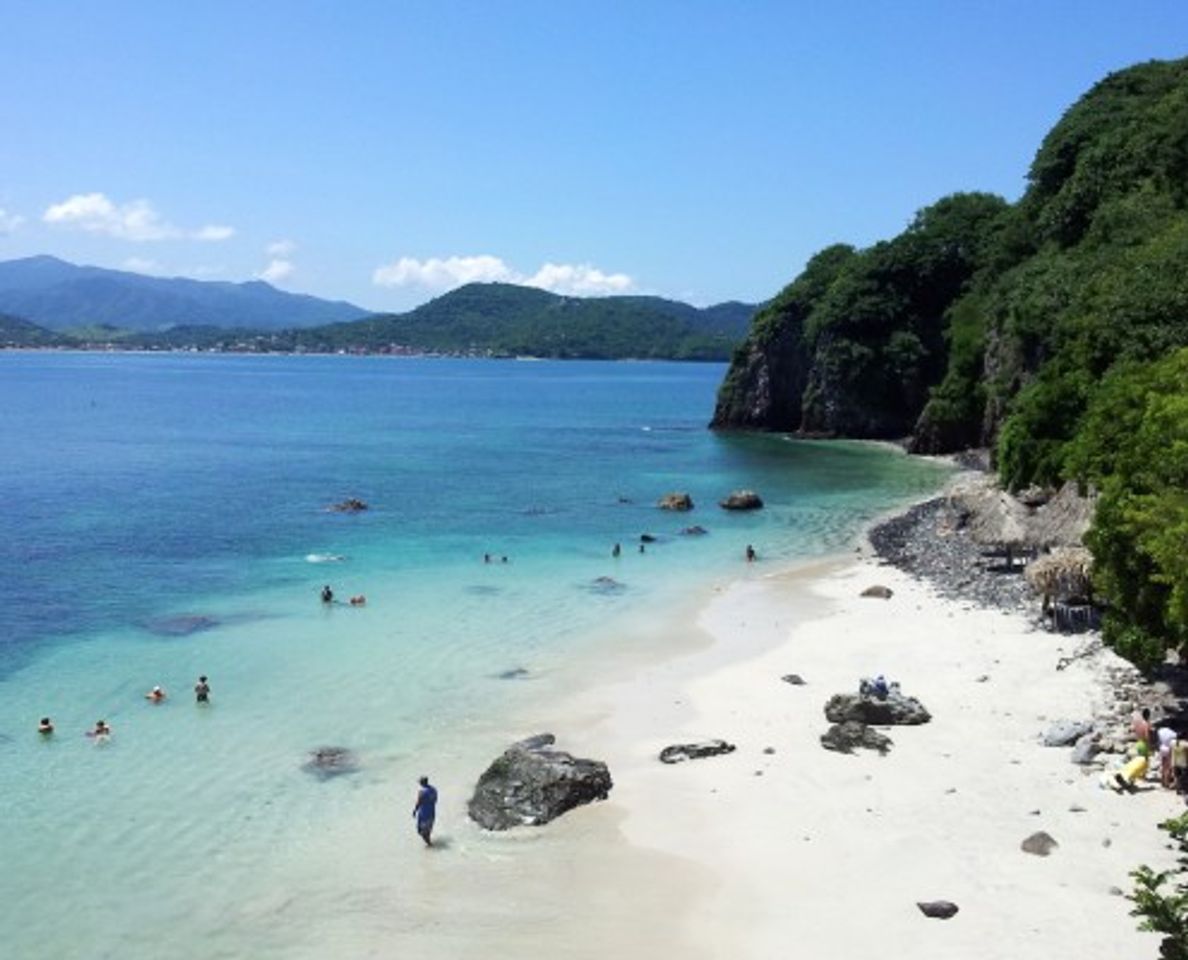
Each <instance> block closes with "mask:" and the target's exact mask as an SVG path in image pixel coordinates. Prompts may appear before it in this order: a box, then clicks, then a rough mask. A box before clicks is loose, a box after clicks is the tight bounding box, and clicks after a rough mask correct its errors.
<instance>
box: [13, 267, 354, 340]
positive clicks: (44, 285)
mask: <svg viewBox="0 0 1188 960" xmlns="http://www.w3.org/2000/svg"><path fill="white" fill-rule="evenodd" d="M0 311H2V312H5V313H8V314H10V315H14V316H19V317H24V318H25V319H27V320H29V321H31V322H33V323H36V324H39V325H40V326H43V327H47V328H49V329H51V330H57V331H68V330H77V329H80V328H98V327H110V328H113V329H118V330H122V331H129V330H133V331H156V330H164V329H167V328H169V327H175V326H181V325H195V326H214V327H247V328H251V329H254V330H279V329H282V328H286V327H306V326H313V325H317V324H323V323H331V322H334V321H339V320H354V319H356V318H358V317H362V316H365V315H366V314H367V311H366V310H363V309H361V308H360V307H356V306H355V305H354V304H351V303H345V302H343V301H332V300H320V299H318V298H317V297H310V296H305V295H302V294H296V293H287V292H285V291H284V290H277V289H276V288H275V287H273V286H271V285H270V284H267V283H264V282H263V281H261V280H252V281H249V282H248V283H226V282H223V281H214V280H192V279H190V278H188V277H149V276H145V275H143V274H139V273H129V272H127V271H123V270H108V269H105V268H103V267H87V266H79V265H77V264H73V263H68V262H66V261H65V260H59V259H58V258H57V257H48V256H39V257H25V258H23V259H20V260H6V261H3V262H0Z"/></svg>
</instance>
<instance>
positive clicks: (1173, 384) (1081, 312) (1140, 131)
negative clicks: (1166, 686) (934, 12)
mask: <svg viewBox="0 0 1188 960" xmlns="http://www.w3.org/2000/svg"><path fill="white" fill-rule="evenodd" d="M1186 346H1188V59H1184V60H1176V61H1170V62H1150V63H1144V64H1140V65H1138V66H1134V67H1131V68H1129V69H1126V70H1122V71H1119V72H1118V73H1114V74H1111V75H1110V76H1108V77H1106V78H1105V79H1104V80H1102V81H1101V82H1099V83H1098V84H1097V85H1096V86H1094V87H1093V89H1092V90H1090V91H1089V92H1088V93H1087V94H1086V95H1085V96H1084V97H1082V98H1081V99H1080V100H1079V101H1078V102H1077V103H1076V104H1074V105H1073V106H1072V107H1071V108H1070V109H1069V110H1068V111H1067V112H1066V113H1065V115H1064V116H1063V117H1062V118H1061V120H1060V121H1059V123H1057V124H1056V126H1055V127H1054V128H1053V129H1052V131H1051V132H1050V133H1049V134H1048V135H1047V137H1045V138H1044V141H1043V143H1042V144H1041V145H1040V147H1039V150H1038V152H1037V153H1036V156H1035V159H1034V161H1033V163H1032V165H1031V168H1030V172H1029V174H1028V186H1027V189H1026V191H1025V193H1024V195H1023V197H1022V198H1021V199H1020V200H1019V201H1018V202H1017V203H1015V204H1007V203H1005V202H1004V201H1002V200H1000V199H998V198H995V197H991V196H987V195H984V194H957V195H954V196H950V197H946V198H945V199H943V200H940V201H939V202H937V203H936V204H934V205H932V206H931V207H928V208H927V209H925V210H923V211H921V212H920V213H919V214H918V216H917V217H916V219H915V220H914V221H913V222H912V224H911V225H910V226H909V227H908V229H907V230H905V231H904V232H903V233H901V234H900V235H899V236H897V237H895V238H893V239H891V240H888V241H885V242H883V243H878V244H876V245H874V246H873V247H870V248H869V249H865V250H855V249H853V248H851V247H847V246H844V245H838V246H833V247H829V248H827V249H826V250H823V251H822V252H820V253H819V254H817V255H816V256H815V257H813V258H812V259H811V260H810V262H809V263H808V265H807V266H806V268H805V270H804V271H803V273H801V274H800V276H799V277H797V278H796V279H795V280H794V281H793V282H792V283H791V284H790V285H789V286H788V287H786V288H785V289H784V290H783V291H782V292H781V293H780V294H779V295H778V296H777V297H776V298H775V299H774V300H772V301H771V302H770V303H769V304H768V305H767V307H766V308H765V309H763V310H762V311H761V312H760V313H759V314H758V315H757V316H756V318H755V321H754V323H753V325H752V328H751V332H750V334H749V336H748V338H747V341H746V342H745V343H744V344H743V345H742V346H741V347H740V348H739V349H738V351H736V353H735V355H734V358H733V361H732V364H731V367H730V370H729V372H728V373H727V376H726V379H725V381H724V382H723V384H722V387H721V389H720V391H719V395H718V403H717V408H716V410H715V412H714V418H713V424H714V426H717V427H726V428H757V429H775V430H793V431H795V430H800V431H805V432H820V433H830V434H835V435H843V436H858V437H903V436H909V437H910V438H911V445H912V448H913V449H915V450H916V451H919V452H945V451H953V450H956V449H959V448H961V447H965V446H970V445H982V444H986V445H992V446H993V447H994V449H995V461H996V464H997V467H998V471H999V474H1000V477H1001V478H1002V480H1003V481H1004V483H1005V484H1006V485H1007V486H1008V487H1011V488H1019V487H1023V486H1027V485H1029V484H1040V485H1054V484H1057V483H1059V482H1061V481H1063V480H1067V479H1076V480H1077V481H1079V482H1081V483H1083V484H1092V485H1093V486H1095V487H1096V488H1098V489H1099V490H1100V491H1101V499H1100V501H1099V506H1098V510H1097V519H1096V520H1095V524H1094V528H1093V530H1092V531H1091V533H1090V536H1089V542H1090V545H1091V547H1092V549H1093V552H1094V559H1095V563H1096V569H1097V573H1096V574H1095V580H1096V582H1097V586H1098V589H1099V590H1100V592H1101V596H1102V598H1103V599H1104V600H1105V601H1106V602H1107V604H1108V607H1107V617H1106V638H1107V640H1108V641H1109V642H1111V643H1113V644H1115V645H1116V646H1117V647H1118V648H1119V650H1121V651H1122V652H1124V653H1126V655H1128V656H1131V657H1133V658H1134V659H1136V660H1137V661H1139V662H1144V663H1152V662H1158V661H1159V659H1160V658H1161V656H1162V650H1163V648H1164V647H1165V646H1179V647H1181V648H1183V649H1185V650H1188V552H1186V551H1185V544H1188V496H1186V495H1185V493H1184V491H1185V490H1186V489H1188V350H1184V349H1182V348H1184V347H1186Z"/></svg>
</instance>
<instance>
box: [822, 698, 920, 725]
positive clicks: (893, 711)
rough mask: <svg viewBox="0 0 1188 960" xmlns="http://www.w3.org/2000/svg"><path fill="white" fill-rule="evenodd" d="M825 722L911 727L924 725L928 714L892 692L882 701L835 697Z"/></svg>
mask: <svg viewBox="0 0 1188 960" xmlns="http://www.w3.org/2000/svg"><path fill="white" fill-rule="evenodd" d="M825 718H826V719H827V720H828V721H829V722H830V723H845V722H846V721H848V720H854V721H857V722H858V723H867V724H874V725H876V726H914V725H916V724H920V723H927V722H928V721H929V720H931V719H932V714H930V713H929V712H928V711H927V710H926V709H925V708H924V704H922V703H921V702H920V701H919V700H917V699H916V698H915V697H905V696H904V695H903V694H902V693H899V692H898V691H897V690H892V691H891V693H889V694H888V695H887V696H886V697H885V698H882V699H880V698H878V697H871V696H865V695H863V694H860V693H835V694H834V695H833V696H832V697H830V698H829V702H828V703H826V704H825Z"/></svg>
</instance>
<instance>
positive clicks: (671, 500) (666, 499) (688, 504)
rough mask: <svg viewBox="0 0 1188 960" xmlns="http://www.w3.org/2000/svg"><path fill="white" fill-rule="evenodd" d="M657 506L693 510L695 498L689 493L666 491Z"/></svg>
mask: <svg viewBox="0 0 1188 960" xmlns="http://www.w3.org/2000/svg"><path fill="white" fill-rule="evenodd" d="M656 506H658V507H659V508H660V509H661V510H692V509H693V498H692V497H691V496H689V494H687V493H666V494H664V496H662V497H661V498H660V499H659V501H657V503H656Z"/></svg>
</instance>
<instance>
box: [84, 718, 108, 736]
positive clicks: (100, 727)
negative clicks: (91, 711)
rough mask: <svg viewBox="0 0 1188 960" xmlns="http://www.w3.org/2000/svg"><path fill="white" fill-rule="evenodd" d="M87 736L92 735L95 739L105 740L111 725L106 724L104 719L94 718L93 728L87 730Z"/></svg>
mask: <svg viewBox="0 0 1188 960" xmlns="http://www.w3.org/2000/svg"><path fill="white" fill-rule="evenodd" d="M87 736H88V737H94V738H95V739H96V740H106V739H107V738H108V737H110V736H111V727H109V726H108V725H107V721H106V720H96V721H95V729H94V730H88V731H87Z"/></svg>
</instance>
